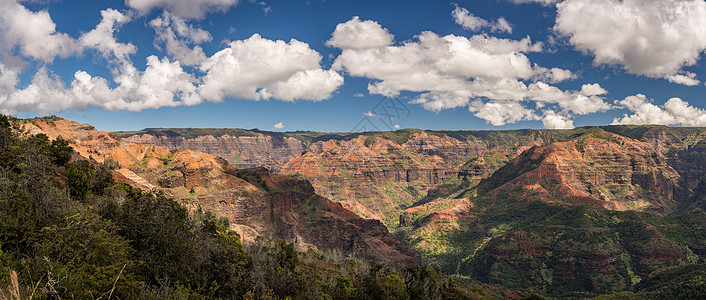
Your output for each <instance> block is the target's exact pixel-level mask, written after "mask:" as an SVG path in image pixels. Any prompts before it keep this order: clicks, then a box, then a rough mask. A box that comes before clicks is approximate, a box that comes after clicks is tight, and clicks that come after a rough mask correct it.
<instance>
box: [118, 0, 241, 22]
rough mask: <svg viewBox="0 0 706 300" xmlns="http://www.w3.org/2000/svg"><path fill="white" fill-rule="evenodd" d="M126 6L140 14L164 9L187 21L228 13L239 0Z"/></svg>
mask: <svg viewBox="0 0 706 300" xmlns="http://www.w3.org/2000/svg"><path fill="white" fill-rule="evenodd" d="M125 4H126V5H127V6H129V7H131V8H133V9H135V10H137V11H139V12H140V13H143V14H144V13H148V12H149V11H151V10H152V9H155V8H162V9H164V10H166V11H168V12H171V13H173V14H174V15H176V16H178V17H182V18H186V19H202V18H203V17H205V16H206V14H207V13H210V12H218V11H226V10H228V9H229V8H230V7H231V6H235V5H236V4H238V0H126V1H125Z"/></svg>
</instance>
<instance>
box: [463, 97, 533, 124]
mask: <svg viewBox="0 0 706 300" xmlns="http://www.w3.org/2000/svg"><path fill="white" fill-rule="evenodd" d="M469 110H470V111H471V112H476V113H475V116H476V117H479V118H481V119H483V120H486V121H488V123H490V124H492V125H493V126H502V125H505V124H507V123H516V122H519V121H523V120H538V119H539V116H537V115H536V114H535V113H534V111H533V110H531V109H527V108H525V107H523V106H522V104H520V103H518V102H514V101H503V102H490V103H485V104H483V105H482V106H481V107H480V108H476V107H473V106H471V107H469Z"/></svg>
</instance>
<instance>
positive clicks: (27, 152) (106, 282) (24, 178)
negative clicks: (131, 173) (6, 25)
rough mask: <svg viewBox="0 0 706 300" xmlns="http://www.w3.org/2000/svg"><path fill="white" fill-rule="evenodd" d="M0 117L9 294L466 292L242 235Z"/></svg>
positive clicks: (415, 270)
mask: <svg viewBox="0 0 706 300" xmlns="http://www.w3.org/2000/svg"><path fill="white" fill-rule="evenodd" d="M11 121H15V120H11V119H9V118H7V117H5V116H2V117H0V207H1V209H0V249H1V251H0V298H2V299H24V298H32V299H62V298H63V299H110V298H113V299H284V298H291V299H404V298H412V299H464V298H466V299H469V298H479V297H482V296H483V292H482V291H480V290H476V291H475V292H472V291H469V290H466V289H464V288H463V287H461V286H460V285H459V284H458V283H456V282H454V281H452V280H449V279H446V278H444V277H442V276H440V275H437V273H436V272H435V271H434V270H432V269H427V268H422V267H409V268H396V269H393V268H390V267H387V266H384V265H380V264H377V263H375V262H364V261H359V260H356V259H352V258H345V257H342V256H341V255H340V254H337V253H333V252H331V251H327V250H324V251H321V252H316V251H309V252H297V251H296V250H295V248H294V246H293V245H292V244H289V243H286V242H284V241H269V240H265V239H259V240H257V241H255V242H254V243H250V244H248V245H245V246H243V245H242V244H241V241H240V237H239V236H238V234H237V233H235V232H234V231H231V230H229V224H228V223H229V222H228V220H227V219H223V218H221V219H218V218H215V217H214V216H213V215H212V214H210V213H208V212H199V213H196V214H191V215H190V214H189V213H188V212H187V210H186V209H185V208H183V207H182V206H180V205H179V204H178V203H177V202H175V201H173V200H172V199H169V198H167V197H165V196H164V195H153V194H147V193H143V192H142V191H140V190H139V189H135V188H132V187H130V186H127V185H124V184H117V183H115V182H114V181H113V179H112V176H111V165H110V164H108V163H105V164H98V163H96V162H95V161H80V160H72V156H73V151H72V149H71V148H70V147H69V146H68V144H69V143H68V142H67V141H64V140H62V139H57V140H54V141H50V140H49V139H48V138H47V137H46V136H45V135H42V134H40V135H36V136H30V137H21V136H20V135H19V134H18V133H17V132H16V131H14V130H13V129H12V127H11Z"/></svg>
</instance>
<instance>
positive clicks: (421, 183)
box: [126, 129, 543, 228]
mask: <svg viewBox="0 0 706 300" xmlns="http://www.w3.org/2000/svg"><path fill="white" fill-rule="evenodd" d="M172 131H179V132H180V133H184V134H186V135H191V136H194V135H196V134H197V133H202V131H203V132H205V131H207V130H206V129H195V130H193V131H194V132H190V131H188V130H187V129H181V131H180V130H163V131H162V132H160V133H159V134H162V135H159V134H157V135H159V136H156V135H150V134H139V135H132V136H128V137H126V140H127V141H130V142H134V143H138V144H143V145H148V144H154V145H158V146H165V147H167V148H169V149H177V150H183V149H191V150H197V151H203V152H207V153H210V154H214V155H218V156H222V157H225V158H227V159H229V158H230V159H229V162H230V163H231V164H233V165H235V166H246V167H250V166H254V165H257V166H264V167H267V168H268V169H270V170H275V171H276V172H277V173H281V174H288V175H293V176H297V177H301V178H305V179H307V180H309V181H310V182H311V183H312V184H313V186H314V188H315V190H316V192H317V193H318V194H321V195H323V196H325V197H327V198H329V199H331V200H333V201H335V202H338V203H341V204H342V205H343V206H344V207H346V208H347V209H349V210H351V211H353V212H355V213H356V214H358V215H359V216H361V217H363V218H367V219H375V220H380V221H381V222H383V223H384V224H386V225H387V226H388V227H389V228H395V227H396V226H397V224H398V222H399V213H400V212H401V211H402V209H404V208H407V207H409V206H410V205H412V204H413V203H415V202H418V201H419V200H421V199H423V198H424V197H425V196H426V194H427V191H428V190H430V189H431V188H433V187H434V186H436V185H438V184H440V183H442V182H444V181H447V180H449V179H453V178H456V177H459V176H461V177H464V178H468V179H469V180H473V181H476V183H477V181H479V180H480V179H482V178H485V177H487V176H489V175H490V173H492V172H493V171H494V170H495V169H497V168H498V167H499V164H501V163H504V162H506V161H507V160H509V159H510V158H512V157H514V156H516V155H517V154H519V153H520V152H522V151H523V150H524V149H527V148H529V147H531V146H533V145H538V144H542V143H543V139H542V138H541V137H540V136H539V135H538V134H537V132H535V131H527V132H513V133H510V134H507V133H506V134H505V135H502V134H496V133H495V132H490V133H478V134H477V135H478V136H475V135H473V134H467V133H464V132H447V133H435V132H425V131H420V130H409V131H408V132H405V131H401V132H397V133H395V134H392V135H384V134H381V135H376V134H372V135H371V134H340V135H338V134H330V135H326V134H323V135H321V136H318V135H308V136H307V135H304V136H298V139H297V138H294V137H293V136H296V133H295V134H290V135H287V134H279V135H278V136H277V137H272V136H270V135H263V134H260V133H254V132H246V131H242V130H240V131H238V132H239V133H240V134H242V135H245V134H257V136H231V135H222V136H220V137H214V136H211V135H202V136H196V137H192V138H189V139H186V138H184V137H182V136H180V135H178V134H180V133H178V132H172ZM182 131H183V132H182ZM241 131H242V132H241ZM147 132H150V131H149V130H148V131H147ZM405 134H407V135H405ZM452 136H454V137H452ZM312 137H313V138H312ZM300 140H304V141H306V142H301V141H300ZM486 153H492V154H490V155H486V156H485V157H486V158H488V159H489V160H490V161H488V163H485V162H484V161H483V160H482V159H483V158H482V156H483V155H485V154H486ZM502 156H504V157H502ZM500 157H502V158H500ZM473 158H480V160H478V161H476V163H477V165H476V170H475V171H473V170H470V169H460V167H461V166H463V165H464V164H467V163H468V160H469V159H473ZM468 172H475V173H473V174H471V173H468Z"/></svg>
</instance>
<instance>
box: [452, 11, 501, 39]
mask: <svg viewBox="0 0 706 300" xmlns="http://www.w3.org/2000/svg"><path fill="white" fill-rule="evenodd" d="M451 16H452V17H453V18H454V21H455V22H456V24H458V25H461V27H463V28H465V29H468V30H471V31H478V30H481V29H482V28H490V31H492V32H507V33H512V25H511V24H510V22H508V21H507V20H505V18H503V17H500V18H498V20H497V21H495V22H490V21H487V20H485V19H483V18H480V17H477V16H475V15H474V14H472V13H471V12H470V11H468V10H467V9H465V8H463V7H460V6H458V5H456V8H454V10H453V11H452V12H451Z"/></svg>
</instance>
